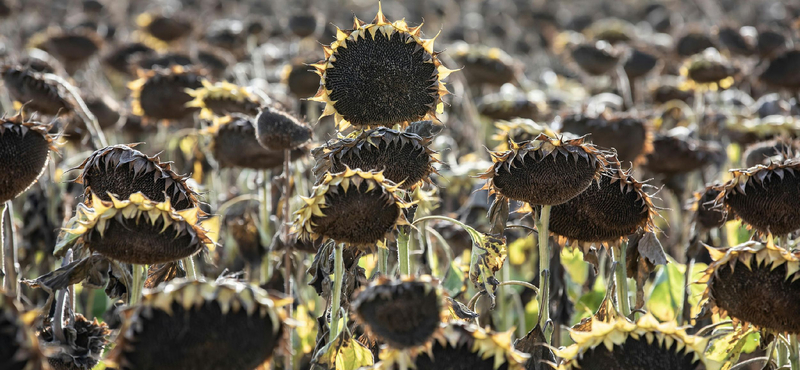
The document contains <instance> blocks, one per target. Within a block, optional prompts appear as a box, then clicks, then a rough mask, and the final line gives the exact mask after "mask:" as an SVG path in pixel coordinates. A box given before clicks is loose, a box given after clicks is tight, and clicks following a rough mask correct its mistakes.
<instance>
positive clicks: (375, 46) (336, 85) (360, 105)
mask: <svg viewBox="0 0 800 370" xmlns="http://www.w3.org/2000/svg"><path fill="white" fill-rule="evenodd" d="M379 7H380V5H379ZM421 27H422V25H420V26H417V27H413V28H409V26H408V24H406V22H405V20H399V21H395V22H389V20H388V19H386V17H385V16H384V15H383V12H382V11H381V10H380V8H379V9H378V15H377V16H376V17H375V19H374V20H373V21H372V23H369V24H367V23H364V22H362V21H361V20H359V19H358V18H356V19H355V23H354V24H353V29H352V30H346V31H343V30H340V29H338V28H337V30H336V41H334V42H333V43H332V44H331V45H330V46H324V47H323V50H324V52H325V60H323V61H320V62H319V63H316V64H312V65H311V66H312V67H314V68H315V70H316V73H317V74H319V75H320V76H321V77H322V80H321V84H320V88H319V91H317V94H316V95H315V96H314V97H313V98H311V99H310V100H312V101H319V102H324V103H325V104H326V105H325V110H324V112H323V114H322V116H327V115H331V114H333V115H334V116H335V121H336V123H337V124H338V125H339V128H340V129H344V128H346V127H347V126H349V125H353V126H356V127H362V128H363V127H372V126H393V125H395V124H397V123H410V122H413V121H419V120H425V119H434V118H435V116H434V115H435V113H437V112H441V111H442V110H443V107H444V105H443V104H444V103H443V102H442V97H443V96H444V95H446V94H447V89H446V88H445V86H444V82H442V79H443V78H445V77H447V75H449V74H450V73H451V72H452V71H451V70H449V69H447V67H445V66H443V65H442V63H441V61H439V58H438V57H437V53H436V52H434V51H433V41H434V39H423V38H422V31H421Z"/></svg>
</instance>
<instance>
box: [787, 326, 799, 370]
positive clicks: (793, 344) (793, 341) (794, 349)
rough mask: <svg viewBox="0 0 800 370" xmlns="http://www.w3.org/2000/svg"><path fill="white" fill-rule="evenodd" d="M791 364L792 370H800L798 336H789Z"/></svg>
mask: <svg viewBox="0 0 800 370" xmlns="http://www.w3.org/2000/svg"><path fill="white" fill-rule="evenodd" d="M789 363H790V364H791V365H792V370H800V348H798V346H797V334H791V335H789Z"/></svg>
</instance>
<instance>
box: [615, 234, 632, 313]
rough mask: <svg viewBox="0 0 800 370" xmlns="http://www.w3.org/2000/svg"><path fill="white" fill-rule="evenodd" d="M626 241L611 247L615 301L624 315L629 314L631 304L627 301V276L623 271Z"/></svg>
mask: <svg viewBox="0 0 800 370" xmlns="http://www.w3.org/2000/svg"><path fill="white" fill-rule="evenodd" d="M627 249H628V243H625V242H623V243H621V244H620V245H619V246H615V247H613V248H612V249H611V259H612V260H613V261H614V262H616V267H615V268H614V278H615V280H616V284H617V303H618V304H619V310H620V311H621V312H622V314H623V315H624V316H625V317H628V316H630V315H631V306H630V302H628V276H627V273H626V271H625V252H627Z"/></svg>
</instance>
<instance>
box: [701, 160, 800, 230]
mask: <svg viewBox="0 0 800 370" xmlns="http://www.w3.org/2000/svg"><path fill="white" fill-rule="evenodd" d="M731 175H732V179H730V180H729V181H728V182H726V183H725V184H723V185H720V186H718V187H716V189H717V190H719V191H720V194H719V195H718V196H717V199H716V203H717V205H724V206H725V208H726V209H728V210H731V211H733V212H734V213H735V215H736V217H737V218H739V219H741V220H742V221H743V222H745V223H746V224H747V225H748V226H749V227H750V228H751V229H755V230H756V231H757V232H758V233H759V234H762V235H766V234H769V233H771V234H773V235H777V236H781V235H784V234H788V233H791V232H793V231H795V230H797V229H800V198H798V197H797V196H796V194H797V192H798V191H800V158H789V159H786V160H784V161H782V162H777V163H771V164H770V165H769V166H764V165H757V166H755V167H752V168H748V169H739V170H731Z"/></svg>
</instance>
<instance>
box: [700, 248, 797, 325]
mask: <svg viewBox="0 0 800 370" xmlns="http://www.w3.org/2000/svg"><path fill="white" fill-rule="evenodd" d="M708 252H709V253H710V254H711V258H712V259H713V260H714V262H713V263H711V264H710V265H709V266H708V268H707V269H706V271H705V274H704V275H703V277H702V278H700V280H699V281H698V283H700V284H706V285H707V287H706V290H705V292H704V293H703V299H702V300H701V302H702V303H703V304H704V305H706V307H707V308H709V309H711V311H712V312H713V313H718V314H719V315H720V316H722V317H724V316H730V318H731V320H733V322H734V324H735V325H737V326H738V325H744V326H745V327H747V326H751V325H752V326H755V327H758V328H763V329H767V330H769V331H771V332H775V333H789V334H798V333H800V316H798V315H797V312H798V311H800V300H798V299H797V297H800V281H798V279H800V274H799V273H798V271H799V270H800V252H798V251H793V252H789V251H787V250H785V249H783V248H780V247H776V246H775V245H774V244H772V242H771V241H770V242H768V243H766V244H764V243H760V242H755V241H749V242H746V243H743V244H740V245H737V246H735V247H730V248H726V249H715V248H708Z"/></svg>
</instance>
